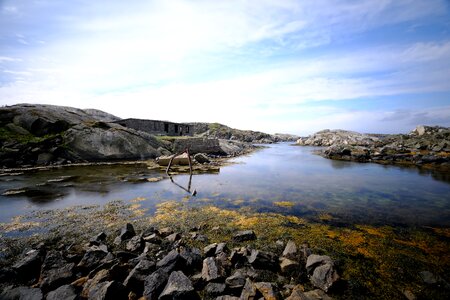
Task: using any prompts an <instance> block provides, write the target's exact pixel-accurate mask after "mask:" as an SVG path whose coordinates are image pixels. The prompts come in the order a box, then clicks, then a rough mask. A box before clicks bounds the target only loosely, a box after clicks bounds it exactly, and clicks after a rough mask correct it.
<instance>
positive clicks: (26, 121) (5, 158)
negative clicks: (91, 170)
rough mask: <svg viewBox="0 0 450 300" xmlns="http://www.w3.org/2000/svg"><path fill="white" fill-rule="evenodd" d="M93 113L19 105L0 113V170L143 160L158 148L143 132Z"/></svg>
mask: <svg viewBox="0 0 450 300" xmlns="http://www.w3.org/2000/svg"><path fill="white" fill-rule="evenodd" d="M118 119H119V118H117V117H115V116H113V115H110V114H108V113H105V112H102V111H99V110H82V109H77V108H72V107H63V106H54V105H31V104H19V105H13V106H8V107H2V108H0V166H1V167H18V166H34V165H48V164H65V163H71V162H90V161H106V160H124V159H143V158H153V157H156V156H158V155H159V154H160V153H159V150H157V149H158V148H159V147H161V146H162V144H161V143H160V142H159V141H158V140H157V139H155V138H154V137H153V136H150V135H149V134H146V133H144V132H140V131H136V130H133V129H129V128H125V127H123V126H120V125H118V124H114V123H108V122H111V121H115V120H118Z"/></svg>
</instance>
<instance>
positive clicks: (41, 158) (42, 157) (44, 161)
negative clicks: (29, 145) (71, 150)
mask: <svg viewBox="0 0 450 300" xmlns="http://www.w3.org/2000/svg"><path fill="white" fill-rule="evenodd" d="M54 159H55V156H54V155H53V154H52V153H40V154H39V155H38V158H37V160H36V164H37V165H39V166H45V165H48V164H50V163H51V162H52V161H53V160H54Z"/></svg>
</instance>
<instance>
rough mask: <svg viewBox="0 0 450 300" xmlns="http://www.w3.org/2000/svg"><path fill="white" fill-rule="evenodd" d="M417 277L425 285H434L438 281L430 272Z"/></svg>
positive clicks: (423, 272)
mask: <svg viewBox="0 0 450 300" xmlns="http://www.w3.org/2000/svg"><path fill="white" fill-rule="evenodd" d="M419 275H420V278H421V279H422V281H423V282H424V283H426V284H430V285H431V284H436V283H438V281H439V278H438V277H436V275H434V274H433V273H431V272H430V271H422V272H420V273H419Z"/></svg>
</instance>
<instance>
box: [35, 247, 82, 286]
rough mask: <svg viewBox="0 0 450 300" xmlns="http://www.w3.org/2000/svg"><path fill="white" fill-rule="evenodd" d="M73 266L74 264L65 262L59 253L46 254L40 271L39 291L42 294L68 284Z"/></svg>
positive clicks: (71, 276)
mask: <svg viewBox="0 0 450 300" xmlns="http://www.w3.org/2000/svg"><path fill="white" fill-rule="evenodd" d="M74 266H75V264H74V263H68V262H67V261H65V259H64V258H63V256H62V255H61V253H59V252H57V251H50V252H48V253H47V256H46V257H45V260H44V263H43V264H42V269H41V277H40V278H41V279H40V287H41V289H42V290H43V291H44V292H46V291H51V290H53V289H54V288H56V287H58V286H61V285H63V284H66V283H69V282H70V281H71V280H72V278H73V271H72V270H73V268H74Z"/></svg>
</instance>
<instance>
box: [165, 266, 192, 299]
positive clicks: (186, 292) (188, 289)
mask: <svg viewBox="0 0 450 300" xmlns="http://www.w3.org/2000/svg"><path fill="white" fill-rule="evenodd" d="M195 298H197V297H196V293H195V291H194V287H193V286H192V282H191V280H189V278H188V277H186V275H184V274H183V272H181V271H174V272H172V273H171V274H170V276H169V279H168V281H167V284H166V286H165V287H164V290H163V291H162V293H161V295H160V296H159V298H158V299H161V300H163V299H195Z"/></svg>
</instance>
